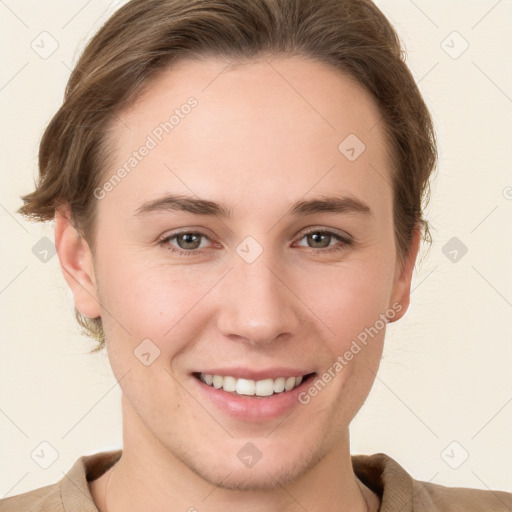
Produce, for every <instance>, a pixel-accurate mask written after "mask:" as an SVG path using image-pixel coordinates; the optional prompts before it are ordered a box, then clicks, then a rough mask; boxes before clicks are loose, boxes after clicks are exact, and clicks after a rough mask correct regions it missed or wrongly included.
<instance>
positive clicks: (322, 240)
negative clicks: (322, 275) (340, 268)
mask: <svg viewBox="0 0 512 512" xmlns="http://www.w3.org/2000/svg"><path fill="white" fill-rule="evenodd" d="M303 239H306V241H307V243H312V244H313V245H314V246H313V247H310V248H311V249H313V250H314V251H315V252H316V251H318V252H333V251H340V250H342V249H344V248H345V247H346V246H349V245H351V244H352V240H351V239H350V238H349V236H348V235H347V236H344V235H340V234H339V233H336V232H334V231H329V230H325V229H318V228H317V229H312V230H310V231H308V232H307V233H305V234H304V235H303V236H302V238H301V239H300V240H303ZM333 240H335V241H338V244H337V245H334V246H331V242H332V241H333ZM315 245H316V246H315Z"/></svg>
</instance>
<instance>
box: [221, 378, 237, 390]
mask: <svg viewBox="0 0 512 512" xmlns="http://www.w3.org/2000/svg"><path fill="white" fill-rule="evenodd" d="M222 387H223V389H224V391H235V390H236V388H237V382H236V379H235V377H224V382H223V384H222Z"/></svg>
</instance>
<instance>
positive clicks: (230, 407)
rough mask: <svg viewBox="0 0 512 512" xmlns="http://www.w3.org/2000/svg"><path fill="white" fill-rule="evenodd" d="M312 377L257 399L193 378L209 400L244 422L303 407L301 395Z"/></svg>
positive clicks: (281, 414) (267, 418) (265, 419)
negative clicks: (287, 389)
mask: <svg viewBox="0 0 512 512" xmlns="http://www.w3.org/2000/svg"><path fill="white" fill-rule="evenodd" d="M312 377H314V375H312ZM312 377H310V378H308V379H306V380H304V381H302V382H301V383H300V384H299V385H298V386H297V387H296V388H293V389H292V390H290V391H283V392H282V393H274V394H273V395H270V396H265V397H256V396H244V395H235V394H234V393H229V392H227V391H224V390H223V389H217V388H214V387H213V386H209V385H208V384H205V383H204V382H202V381H201V380H199V379H198V378H197V377H194V376H193V375H192V376H191V378H192V380H193V381H194V382H195V385H196V386H198V387H199V389H201V391H202V392H203V393H204V394H205V396H206V397H207V399H208V400H210V401H211V402H213V404H214V405H215V406H217V407H218V408H219V409H220V410H222V411H224V412H226V413H227V414H229V415H230V416H232V417H234V418H237V419H241V420H244V421H251V422H257V421H267V420H271V419H274V418H279V417H280V416H283V415H284V414H286V413H289V412H291V410H292V409H293V408H294V407H298V406H300V405H301V403H300V402H299V394H300V393H301V392H302V391H304V390H305V389H306V388H307V387H308V386H309V385H310V381H311V380H312Z"/></svg>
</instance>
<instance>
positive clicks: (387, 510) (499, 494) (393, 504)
mask: <svg viewBox="0 0 512 512" xmlns="http://www.w3.org/2000/svg"><path fill="white" fill-rule="evenodd" d="M121 454H122V450H115V451H109V452H100V453H95V454H93V455H84V456H82V457H80V458H79V459H78V460H77V461H76V462H75V463H74V464H73V466H72V467H71V469H70V470H69V471H68V472H67V474H66V476H65V477H64V478H62V480H60V481H59V482H57V483H54V484H52V485H47V486H45V487H40V488H39V489H34V490H33V491H28V492H26V493H23V494H19V495H17V496H11V497H9V498H4V499H3V500H0V512H29V511H30V512H98V509H97V508H96V506H95V505H94V501H93V500H92V497H91V493H90V491H89V485H88V482H90V481H91V480H95V479H96V478H98V477H99V476H101V475H102V474H103V473H104V472H105V471H107V469H109V468H110V467H111V466H112V465H113V464H114V463H115V462H117V460H118V459H119V458H120V457H121ZM352 466H353V468H354V472H355V474H356V475H357V477H358V478H359V479H360V480H361V481H362V482H363V483H364V484H365V485H366V486H368V487H370V488H371V489H372V490H373V491H374V492H375V493H377V494H378V495H379V496H380V499H381V507H380V509H379V512H441V511H442V512H476V511H478V512H512V493H509V492H505V491H492V490H479V489H471V488H466V487H446V486H443V485H438V484H433V483H429V482H422V481H419V480H414V479H413V478H412V477H411V476H410V475H409V474H408V473H407V472H406V471H405V469H404V468H403V467H402V466H400V464H398V462H396V461H395V460H394V459H392V458H391V457H389V456H388V455H386V454H384V453H376V454H374V455H352Z"/></svg>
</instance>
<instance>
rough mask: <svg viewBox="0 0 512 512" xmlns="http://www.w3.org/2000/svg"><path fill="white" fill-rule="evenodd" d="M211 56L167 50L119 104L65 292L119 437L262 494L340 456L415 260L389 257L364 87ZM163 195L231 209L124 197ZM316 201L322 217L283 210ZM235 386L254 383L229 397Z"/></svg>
mask: <svg viewBox="0 0 512 512" xmlns="http://www.w3.org/2000/svg"><path fill="white" fill-rule="evenodd" d="M226 65H227V63H226V62H225V61H221V60H213V59H209V60H205V62H190V61H182V62H180V63H179V64H178V65H177V66H175V68H174V69H173V70H171V71H168V72H166V73H165V74H163V75H162V76H160V77H159V78H158V79H157V81H156V82H154V83H153V84H152V85H151V86H150V87H149V88H148V89H147V90H146V92H145V93H144V95H143V96H141V97H140V98H139V100H138V101H137V102H136V103H135V104H134V105H133V106H132V107H130V109H129V110H126V111H124V112H122V113H121V114H120V115H119V121H118V122H117V123H116V126H115V127H114V129H113V131H112V135H111V141H112V144H113V158H112V161H110V162H108V170H107V171H106V173H105V175H104V180H103V182H102V183H105V182H106V181H107V180H109V179H111V178H112V176H114V175H116V177H114V178H113V179H111V182H110V183H111V184H110V185H108V184H107V185H106V186H104V187H102V189H101V190H97V192H96V195H97V197H98V198H101V199H99V200H98V202H97V208H98V223H97V226H96V229H97V252H96V254H95V259H94V262H95V267H94V269H92V267H91V279H92V281H91V288H90V293H91V295H89V294H85V293H81V292H80V291H79V290H77V291H76V293H75V302H76V306H77V308H78V309H79V310H80V311H82V313H84V314H86V315H88V316H96V315H101V317H102V319H103V326H104V329H105V333H106V339H107V349H108V354H109V357H110V361H111V364H112V367H113V371H114V373H115V376H116V378H117V379H118V380H119V381H120V386H121V388H122V391H123V413H124V431H125V444H126V443H127V442H128V441H127V439H131V440H132V441H134V440H137V441H136V442H137V443H138V445H137V446H138V447H140V450H146V453H148V452H151V453H154V454H156V453H159V454H161V453H165V455H166V456H167V457H168V460H169V461H175V462H178V461H181V462H179V463H180V464H181V463H184V464H185V466H186V467H188V468H189V469H191V470H192V471H193V472H195V473H196V474H198V475H200V476H202V477H203V478H205V479H206V480H207V481H209V482H212V483H214V484H220V485H221V486H224V487H232V488H234V487H237V486H238V487H240V488H266V487H274V486H275V485H276V480H280V481H281V482H286V481H291V480H292V479H294V478H297V477H298V476H300V475H301V474H303V473H304V472H305V471H307V470H308V469H310V468H312V467H313V466H314V465H315V464H316V463H318V462H319V461H320V460H321V459H322V458H323V457H325V456H326V455H327V454H329V453H334V452H335V449H336V447H339V446H341V445H342V444H343V446H344V449H348V447H347V444H346V443H347V437H346V434H347V428H348V426H349V423H350V421H351V420H352V418H353V417H354V416H355V414H356V413H357V411H358V410H359V408H360V407H361V405H362V404H363V402H364V401H365V399H366V397H367V395H368V393H369V391H370V388H371V386H372V384H373V381H374V379H375V373H376V372H377V369H378V365H379V360H380V356H381V353H382V348H383V339H384V330H385V329H384V321H383V318H384V315H386V314H387V315H388V317H389V318H390V319H393V320H396V319H398V318H399V317H400V316H401V315H402V314H403V313H404V312H405V310H406V308H407V305H408V291H409V286H410V274H411V271H412V263H413V259H414V257H413V256H411V257H410V259H409V260H407V261H406V265H405V266H404V267H401V266H400V265H399V264H398V262H397V254H396V248H395V244H394V236H393V206H392V204H393V203H392V199H393V196H392V188H391V185H390V183H391V173H392V171H391V168H390V160H389V157H388V147H387V146H386V144H385V142H384V138H383V129H384V126H383V123H382V121H381V115H380V113H379V111H378V109H377V107H376V105H375V103H374V102H373V101H372V99H371V98H370V96H369V95H368V94H367V93H366V92H364V91H363V89H361V88H360V87H359V86H357V85H355V84H354V82H352V81H351V80H349V79H348V78H346V77H344V76H342V75H340V74H338V73H336V72H335V71H334V70H333V69H331V68H329V67H327V66H326V65H324V64H320V63H317V62H313V61H311V60H306V59H299V58H274V59H270V60H269V61H268V62H267V61H265V60H261V61H253V62H250V63H246V64H241V65H239V66H236V67H233V68H228V69H224V68H225V67H226ZM191 97H193V98H194V99H193V100H189V98H191ZM187 100H189V101H188V103H187ZM185 105H188V106H185ZM175 110H176V112H174V111H175ZM172 115H174V118H172V119H171V116H172ZM161 123H162V124H161ZM165 123H167V124H165ZM363 144H364V146H363ZM141 146H145V147H146V150H144V149H140V148H141ZM134 152H136V154H135V156H134ZM130 158H133V160H130ZM125 164H127V165H125ZM123 166H125V172H122V171H121V172H118V169H120V168H122V167H123ZM127 169H128V172H127V171H126V170H127ZM119 178H120V179H119ZM170 195H173V196H181V197H182V198H183V197H187V198H190V202H189V204H190V205H192V202H193V201H197V200H199V199H201V200H205V201H211V202H215V203H217V204H218V205H222V206H223V208H225V210H226V213H227V212H229V214H230V216H225V217H223V216H217V215H214V214H211V213H212V211H213V208H210V214H209V213H208V210H207V209H206V208H203V210H201V211H202V213H199V214H198V213H193V212H191V211H184V210H182V209H179V208H178V207H176V206H175V207H174V208H173V207H172V206H173V205H176V203H173V202H172V201H170V200H169V201H167V203H165V202H163V203H161V205H160V206H161V208H159V209H150V208H149V209H147V208H146V209H145V208H144V207H143V205H146V204H148V203H151V202H152V201H155V200H159V199H162V198H165V197H166V196H170ZM326 198H335V199H337V200H338V201H339V203H338V205H339V206H340V208H339V211H338V212H334V211H332V210H331V209H330V210H326V211H322V209H321V208H316V209H314V208H313V209H312V208H310V209H308V208H306V207H304V206H303V207H302V208H300V207H299V208H295V211H290V210H291V209H293V206H294V205H295V203H297V202H299V203H300V202H309V201H311V200H313V199H319V200H325V199H326ZM166 205H167V208H166V207H165V206H166ZM326 231H328V232H329V233H324V232H326ZM308 232H309V234H308ZM179 233H182V235H181V236H176V235H178V234H179ZM183 233H188V236H187V235H186V234H185V235H183ZM338 236H339V238H337V237H338ZM164 239H166V240H165V241H162V240H164ZM179 250H181V251H184V252H186V254H180V253H178V252H177V251H179ZM413 253H415V251H413ZM414 255H415V254H414ZM83 284H84V283H83ZM84 286H85V287H87V285H86V284H84ZM91 296H94V297H97V299H98V301H99V304H100V305H99V304H98V303H96V302H95V301H94V300H93V299H92V298H91ZM336 362H337V364H336ZM313 372H314V373H315V375H314V376H313V377H310V378H308V379H306V380H305V381H303V382H302V383H301V384H300V385H299V386H298V387H297V388H296V389H293V390H288V391H287V390H285V391H283V392H281V393H279V392H274V389H276V390H277V391H279V390H280V389H282V386H283V377H284V378H285V379H284V381H285V383H286V381H288V382H287V384H288V386H290V385H291V384H293V380H290V379H288V378H289V377H301V376H305V375H309V374H311V373H313ZM205 374H207V375H212V374H215V375H220V376H223V377H235V379H233V378H227V379H224V380H222V379H220V378H218V377H215V381H214V384H215V385H216V386H218V385H220V383H221V382H223V385H225V386H226V387H227V388H228V389H232V388H230V387H229V386H238V388H237V389H238V390H239V391H240V393H241V394H236V392H233V391H224V390H223V389H217V388H216V387H214V386H210V385H208V384H206V383H204V382H202V381H201V380H200V378H198V376H200V375H203V376H204V375H205ZM326 375H327V377H326ZM329 376H330V378H329ZM210 378H211V377H206V379H210ZM236 378H245V379H246V380H249V381H251V380H254V381H264V382H263V383H258V384H255V385H254V386H253V385H252V384H251V383H250V382H249V383H247V382H245V381H243V380H242V381H239V382H237V380H236ZM268 379H274V381H273V382H272V381H269V380H268ZM317 381H321V382H320V383H318V382H317ZM315 382H317V384H316V386H315ZM274 386H275V388H274ZM254 389H257V390H258V391H259V392H260V393H261V394H268V393H273V394H272V395H270V396H264V397H258V396H250V395H245V394H243V393H251V392H254ZM132 448H133V445H132Z"/></svg>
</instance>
